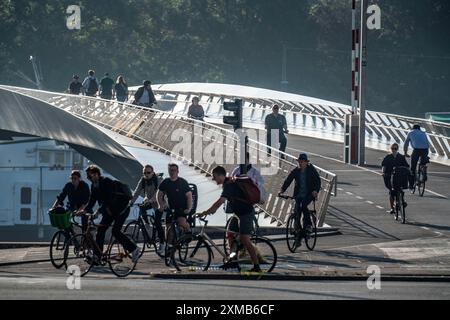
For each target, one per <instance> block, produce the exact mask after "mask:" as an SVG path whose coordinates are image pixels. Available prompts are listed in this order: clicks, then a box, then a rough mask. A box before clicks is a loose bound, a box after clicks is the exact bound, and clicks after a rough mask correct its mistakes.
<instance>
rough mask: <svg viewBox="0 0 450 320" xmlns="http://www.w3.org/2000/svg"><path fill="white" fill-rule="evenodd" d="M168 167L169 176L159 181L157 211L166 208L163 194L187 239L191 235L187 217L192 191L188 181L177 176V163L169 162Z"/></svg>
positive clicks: (190, 206) (190, 205) (190, 208)
mask: <svg viewBox="0 0 450 320" xmlns="http://www.w3.org/2000/svg"><path fill="white" fill-rule="evenodd" d="M168 167H169V177H170V178H167V179H165V180H164V181H163V182H161V184H160V185H159V188H158V193H157V196H156V199H157V201H158V211H159V212H163V211H164V209H166V208H165V203H164V196H167V200H168V203H169V209H170V210H171V211H172V213H173V218H174V219H177V224H178V226H180V227H181V228H182V229H183V231H184V232H185V235H184V236H185V238H186V240H189V239H190V238H191V237H192V233H191V227H190V225H189V223H188V221H187V217H188V215H189V213H190V212H191V210H192V191H191V188H190V187H189V184H188V182H187V181H186V180H185V179H183V178H180V177H179V176H178V175H179V173H180V169H179V167H178V165H177V164H174V163H171V164H169V166H168ZM166 220H168V219H166ZM167 222H168V221H167Z"/></svg>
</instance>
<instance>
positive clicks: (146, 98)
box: [133, 80, 158, 108]
mask: <svg viewBox="0 0 450 320" xmlns="http://www.w3.org/2000/svg"><path fill="white" fill-rule="evenodd" d="M151 84H152V83H151V81H149V80H145V81H144V86H142V87H140V88H139V89H138V90H137V91H136V93H135V95H134V103H133V104H135V105H138V106H142V107H145V108H151V107H152V106H153V105H154V104H158V102H157V101H156V98H155V95H154V93H153V90H152V86H151Z"/></svg>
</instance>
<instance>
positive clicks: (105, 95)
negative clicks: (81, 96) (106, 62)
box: [100, 73, 114, 100]
mask: <svg viewBox="0 0 450 320" xmlns="http://www.w3.org/2000/svg"><path fill="white" fill-rule="evenodd" d="M113 86H114V80H113V79H111V78H110V76H109V73H105V76H104V78H103V79H102V80H101V81H100V97H101V98H102V99H105V100H111V99H112V98H113Z"/></svg>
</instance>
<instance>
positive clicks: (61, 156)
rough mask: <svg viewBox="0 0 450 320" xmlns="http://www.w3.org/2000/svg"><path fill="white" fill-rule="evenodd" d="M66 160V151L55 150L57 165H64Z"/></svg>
mask: <svg viewBox="0 0 450 320" xmlns="http://www.w3.org/2000/svg"><path fill="white" fill-rule="evenodd" d="M65 162H66V161H65V159H64V152H55V165H57V166H64V165H65Z"/></svg>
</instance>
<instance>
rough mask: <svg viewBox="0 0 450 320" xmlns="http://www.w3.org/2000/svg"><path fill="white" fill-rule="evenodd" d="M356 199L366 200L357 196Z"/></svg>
mask: <svg viewBox="0 0 450 320" xmlns="http://www.w3.org/2000/svg"><path fill="white" fill-rule="evenodd" d="M356 199H359V200H364V198H363V197H360V196H356Z"/></svg>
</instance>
